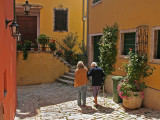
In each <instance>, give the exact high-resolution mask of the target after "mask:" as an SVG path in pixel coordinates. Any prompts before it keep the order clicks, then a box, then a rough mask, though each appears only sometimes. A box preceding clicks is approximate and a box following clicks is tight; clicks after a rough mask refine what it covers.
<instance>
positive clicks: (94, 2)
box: [93, 0, 101, 4]
mask: <svg viewBox="0 0 160 120" xmlns="http://www.w3.org/2000/svg"><path fill="white" fill-rule="evenodd" d="M100 1H101V0H93V4H96V3H99V2H100Z"/></svg>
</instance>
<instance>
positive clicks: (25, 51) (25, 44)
mask: <svg viewBox="0 0 160 120" xmlns="http://www.w3.org/2000/svg"><path fill="white" fill-rule="evenodd" d="M22 51H23V60H26V59H27V57H28V50H27V43H24V46H23V49H22Z"/></svg>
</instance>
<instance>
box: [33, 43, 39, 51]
mask: <svg viewBox="0 0 160 120" xmlns="http://www.w3.org/2000/svg"><path fill="white" fill-rule="evenodd" d="M32 48H34V51H37V50H38V44H37V43H33V44H32Z"/></svg>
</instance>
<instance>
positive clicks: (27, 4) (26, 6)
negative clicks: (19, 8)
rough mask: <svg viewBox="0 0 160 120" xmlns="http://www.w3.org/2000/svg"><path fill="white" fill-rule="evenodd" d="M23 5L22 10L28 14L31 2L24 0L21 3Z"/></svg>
mask: <svg viewBox="0 0 160 120" xmlns="http://www.w3.org/2000/svg"><path fill="white" fill-rule="evenodd" d="M23 6H24V12H25V13H26V15H28V13H29V12H30V10H31V6H32V5H31V4H29V3H28V1H26V3H25V4H24V5H23Z"/></svg>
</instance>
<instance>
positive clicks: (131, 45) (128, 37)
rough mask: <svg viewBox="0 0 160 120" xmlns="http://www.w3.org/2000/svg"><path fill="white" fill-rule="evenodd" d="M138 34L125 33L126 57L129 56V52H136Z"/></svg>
mask: <svg viewBox="0 0 160 120" xmlns="http://www.w3.org/2000/svg"><path fill="white" fill-rule="evenodd" d="M135 41H136V33H135V32H133V33H124V53H123V54H124V55H127V54H128V52H129V50H130V49H132V50H133V52H135Z"/></svg>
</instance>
